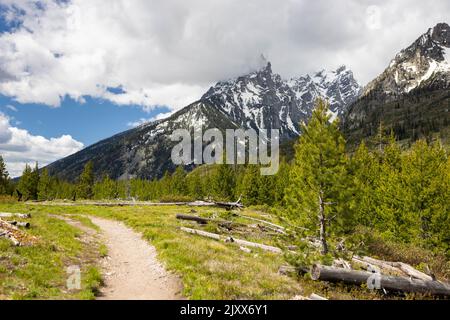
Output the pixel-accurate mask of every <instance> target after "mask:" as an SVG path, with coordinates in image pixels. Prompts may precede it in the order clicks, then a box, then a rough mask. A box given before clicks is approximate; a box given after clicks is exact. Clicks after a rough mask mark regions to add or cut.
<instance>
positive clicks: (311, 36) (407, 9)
mask: <svg viewBox="0 0 450 320" xmlns="http://www.w3.org/2000/svg"><path fill="white" fill-rule="evenodd" d="M449 16H450V1H448V0H435V1H433V5H431V6H430V5H429V3H427V2H426V1H422V0H396V1H391V0H365V1H361V0H345V1H329V0H316V1H310V0H295V1H278V0H265V1H260V0H248V1H245V2H243V1H241V0H216V1H204V0H191V1H185V0H170V1H160V0H107V1H106V0H0V155H2V156H3V158H4V159H5V160H6V164H7V168H8V170H9V172H10V173H11V175H13V176H17V175H20V173H21V172H22V170H23V168H24V166H25V164H26V163H33V162H34V161H39V163H40V164H41V165H46V164H48V163H51V162H53V161H55V160H57V159H60V158H63V157H65V156H67V155H69V154H71V153H74V152H77V151H78V150H80V149H81V148H83V147H86V146H88V145H91V144H93V143H95V142H97V141H98V140H101V139H104V138H107V137H109V136H111V135H113V134H115V133H118V132H121V131H123V130H127V129H129V128H130V126H129V124H130V123H138V122H142V120H143V119H144V120H145V119H147V120H148V119H151V118H154V117H155V116H157V115H158V114H169V113H170V112H174V111H176V110H179V109H180V108H182V107H184V106H186V105H188V104H189V103H192V102H194V101H196V100H198V99H199V98H200V97H201V95H202V94H204V93H205V92H206V91H207V90H208V88H209V87H210V86H211V85H213V84H214V83H215V82H217V81H221V80H226V79H229V78H234V77H237V76H240V75H243V74H246V73H248V72H250V71H253V70H255V68H257V67H258V66H259V65H260V56H261V54H264V56H265V57H267V58H268V60H270V61H271V63H272V67H273V70H274V72H276V73H278V74H280V75H281V76H282V77H283V78H284V79H289V78H291V77H298V76H302V75H305V74H307V73H309V74H311V73H312V72H316V71H318V70H322V69H328V70H335V69H336V68H337V67H338V66H341V65H346V66H347V67H348V68H349V69H351V70H352V71H353V73H354V75H355V77H356V79H357V80H359V82H360V83H361V84H362V85H364V84H366V83H368V82H369V81H370V80H372V79H373V78H374V77H375V76H377V75H378V74H380V73H381V72H382V71H383V70H384V69H385V68H386V66H388V64H389V61H390V60H391V59H392V58H393V57H394V56H395V54H397V53H398V52H399V51H400V50H401V49H402V48H405V47H407V46H408V45H410V44H411V43H412V42H413V41H414V40H415V39H417V38H418V37H419V36H420V35H421V34H423V33H425V32H426V31H427V30H428V28H431V27H433V26H435V25H436V23H438V22H449V21H448V17H449ZM62 97H63V98H62ZM80 101H83V103H82V102H80ZM160 106H165V107H160Z"/></svg>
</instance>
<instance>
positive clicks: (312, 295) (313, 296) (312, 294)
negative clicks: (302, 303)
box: [309, 293, 328, 300]
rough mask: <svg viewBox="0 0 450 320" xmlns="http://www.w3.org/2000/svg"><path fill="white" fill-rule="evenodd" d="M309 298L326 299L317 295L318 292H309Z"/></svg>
mask: <svg viewBox="0 0 450 320" xmlns="http://www.w3.org/2000/svg"><path fill="white" fill-rule="evenodd" d="M309 300H328V299H327V298H324V297H322V296H319V295H318V294H315V293H311V295H310V296H309Z"/></svg>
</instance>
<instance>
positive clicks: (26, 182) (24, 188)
mask: <svg viewBox="0 0 450 320" xmlns="http://www.w3.org/2000/svg"><path fill="white" fill-rule="evenodd" d="M17 190H18V192H20V194H22V200H23V201H28V200H31V199H32V193H33V172H32V170H31V167H30V166H29V165H28V164H26V165H25V169H24V170H23V172H22V176H21V177H20V180H19V183H18V185H17Z"/></svg>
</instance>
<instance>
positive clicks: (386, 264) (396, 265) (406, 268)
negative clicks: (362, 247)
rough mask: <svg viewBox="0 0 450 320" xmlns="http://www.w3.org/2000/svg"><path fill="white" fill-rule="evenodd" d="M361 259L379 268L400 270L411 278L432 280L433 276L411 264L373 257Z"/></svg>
mask: <svg viewBox="0 0 450 320" xmlns="http://www.w3.org/2000/svg"><path fill="white" fill-rule="evenodd" d="M362 260H363V261H365V262H367V263H370V264H373V265H376V266H379V267H380V268H384V269H390V270H393V271H395V270H401V271H402V272H403V273H404V274H406V275H408V276H410V277H412V278H415V279H420V280H424V281H433V277H431V276H429V275H427V274H425V273H423V272H421V271H419V270H417V269H415V268H413V267H412V266H410V265H409V264H407V263H403V262H390V261H383V260H379V259H374V258H371V257H363V258H362Z"/></svg>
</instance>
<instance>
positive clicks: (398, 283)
mask: <svg viewBox="0 0 450 320" xmlns="http://www.w3.org/2000/svg"><path fill="white" fill-rule="evenodd" d="M371 277H378V280H379V285H380V286H379V289H382V288H383V289H386V290H389V291H395V292H408V293H422V294H431V295H434V296H450V285H449V284H446V283H442V282H439V281H425V280H420V279H413V278H410V277H398V276H386V275H381V274H378V275H375V274H374V273H371V272H365V271H355V270H347V269H343V268H334V267H327V266H322V265H317V264H315V265H313V267H312V268H311V278H312V279H313V280H321V281H329V282H343V283H346V284H354V285H361V284H367V283H368V280H369V278H371ZM371 279H373V278H371Z"/></svg>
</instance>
